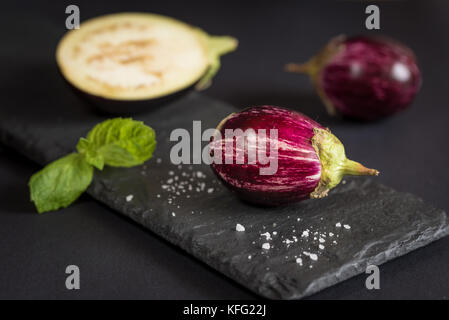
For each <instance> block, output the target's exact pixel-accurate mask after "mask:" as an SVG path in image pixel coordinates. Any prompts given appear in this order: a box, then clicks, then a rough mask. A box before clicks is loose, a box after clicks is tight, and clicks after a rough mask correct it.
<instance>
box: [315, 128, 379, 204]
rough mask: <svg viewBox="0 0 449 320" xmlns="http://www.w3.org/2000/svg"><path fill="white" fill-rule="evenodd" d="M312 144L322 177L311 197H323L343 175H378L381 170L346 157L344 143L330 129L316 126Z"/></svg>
mask: <svg viewBox="0 0 449 320" xmlns="http://www.w3.org/2000/svg"><path fill="white" fill-rule="evenodd" d="M313 132H314V133H315V135H314V136H313V138H312V146H313V148H314V149H315V151H316V153H317V155H318V156H319V158H320V162H321V179H320V182H319V183H318V186H317V187H316V188H315V190H314V191H313V192H312V193H311V194H310V197H311V198H323V197H325V196H327V193H328V192H329V190H330V189H332V188H334V187H336V186H337V185H338V184H339V183H340V181H341V180H342V178H343V176H345V175H355V176H366V175H368V176H377V175H378V174H379V171H377V170H375V169H368V168H366V167H364V166H363V165H362V164H360V163H358V162H355V161H352V160H349V159H348V158H346V154H345V148H344V146H343V144H342V143H341V142H340V140H338V138H337V137H336V136H334V135H333V134H332V133H331V132H330V130H329V129H320V128H314V129H313Z"/></svg>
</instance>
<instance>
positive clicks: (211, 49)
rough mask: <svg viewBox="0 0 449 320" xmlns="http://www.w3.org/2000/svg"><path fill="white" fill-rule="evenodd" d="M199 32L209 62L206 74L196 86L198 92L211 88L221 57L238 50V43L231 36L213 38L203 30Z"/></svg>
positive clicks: (198, 30)
mask: <svg viewBox="0 0 449 320" xmlns="http://www.w3.org/2000/svg"><path fill="white" fill-rule="evenodd" d="M197 32H198V35H199V37H200V38H201V40H202V41H203V44H204V46H205V47H206V50H207V59H208V62H209V67H208V69H207V71H206V73H205V74H204V76H203V77H202V78H201V79H200V81H199V82H198V83H197V85H196V89H197V90H204V89H206V88H208V87H209V86H210V84H211V82H212V78H213V77H214V76H215V75H216V74H217V72H218V70H219V69H220V66H221V63H220V57H221V56H222V55H224V54H226V53H229V52H232V51H234V50H235V49H237V46H238V41H237V39H235V38H233V37H230V36H211V35H209V34H207V33H206V32H204V31H203V30H201V29H197Z"/></svg>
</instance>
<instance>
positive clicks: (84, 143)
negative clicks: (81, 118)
mask: <svg viewBox="0 0 449 320" xmlns="http://www.w3.org/2000/svg"><path fill="white" fill-rule="evenodd" d="M76 150H78V152H79V153H80V154H82V155H83V156H84V158H85V159H86V161H87V163H88V164H90V165H93V166H94V167H95V168H97V169H98V170H103V167H104V158H103V156H102V155H101V154H99V153H98V152H97V151H95V150H93V148H92V147H91V146H90V142H89V140H87V139H85V138H80V140H79V141H78V144H77V145H76Z"/></svg>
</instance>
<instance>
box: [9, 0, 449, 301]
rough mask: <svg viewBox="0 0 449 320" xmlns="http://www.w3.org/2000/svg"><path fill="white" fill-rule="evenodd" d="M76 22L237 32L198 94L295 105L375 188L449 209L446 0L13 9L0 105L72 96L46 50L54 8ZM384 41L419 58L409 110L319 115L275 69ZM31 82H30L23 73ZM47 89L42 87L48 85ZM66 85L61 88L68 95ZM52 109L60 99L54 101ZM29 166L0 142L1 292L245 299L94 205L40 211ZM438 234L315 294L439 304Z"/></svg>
mask: <svg viewBox="0 0 449 320" xmlns="http://www.w3.org/2000/svg"><path fill="white" fill-rule="evenodd" d="M372 3H374V4H377V5H379V7H380V10H381V30H380V31H367V30H365V27H364V26H365V22H364V21H365V18H366V14H365V13H364V11H365V7H366V6H367V5H368V4H372ZM69 4H76V5H78V6H79V7H80V10H81V21H84V20H86V19H88V18H91V17H95V16H97V15H101V14H105V13H112V12H120V11H147V12H155V13H161V14H165V15H169V16H173V17H175V18H178V19H180V20H183V21H185V22H188V23H191V24H193V25H196V26H199V27H201V28H203V29H205V30H206V31H207V32H209V33H211V34H229V35H233V36H235V37H237V38H238V39H239V41H240V46H239V49H238V51H237V52H235V53H232V54H230V55H228V56H226V57H225V58H224V59H223V67H222V69H221V71H220V72H219V74H218V76H217V77H216V79H215V81H214V84H213V86H212V87H211V88H210V89H208V90H207V91H206V92H205V94H207V95H208V96H211V97H215V98H218V99H222V100H224V101H227V102H229V103H231V104H233V105H235V106H238V107H245V106H249V105H257V104H275V105H279V106H283V107H290V108H294V109H296V110H299V111H302V112H304V113H306V114H308V115H309V116H311V117H312V118H314V119H316V120H318V121H319V122H321V123H322V124H324V125H327V126H329V127H331V128H332V130H333V132H334V133H335V134H336V135H337V136H338V137H339V138H340V139H341V140H342V141H343V142H344V143H345V145H346V148H347V150H348V155H349V156H350V157H351V158H353V159H356V160H359V161H360V162H363V163H364V164H366V165H367V166H370V167H375V168H376V169H379V170H380V172H381V176H380V177H379V178H378V179H379V181H381V182H383V183H385V184H387V185H390V186H392V187H394V188H396V189H398V190H401V191H406V192H411V193H414V194H417V195H418V196H420V197H422V198H423V199H425V200H426V201H428V202H429V203H431V204H433V205H434V206H436V207H439V208H443V209H445V210H446V211H447V210H448V209H449V193H448V186H449V172H448V169H447V168H448V164H449V152H448V150H447V149H448V142H447V138H448V136H449V135H448V133H449V128H448V123H447V121H448V117H449V111H448V103H447V96H448V92H449V81H448V80H447V73H448V71H449V63H448V56H449V41H448V39H449V35H448V30H449V20H448V19H447V17H448V16H449V3H448V2H447V1H444V0H441V1H380V2H368V1H332V2H331V1H326V2H324V1H307V2H306V1H304V2H299V1H269V2H268V1H189V2H188V1H169V0H164V1H131V0H127V1H92V0H90V1H80V0H75V1H58V2H56V1H33V2H31V1H14V2H10V3H2V6H1V8H0V39H1V40H0V41H1V50H0V93H1V95H0V107H1V108H14V105H17V104H24V103H25V104H27V105H29V107H39V104H45V103H49V104H52V103H56V101H58V102H57V103H61V102H60V101H61V100H60V99H59V100H58V99H55V98H54V97H55V96H59V97H60V96H61V95H71V94H73V93H71V92H70V91H68V89H66V88H65V87H64V86H62V85H61V83H62V79H60V78H58V77H59V76H57V75H56V74H57V67H56V64H55V62H54V52H55V47H56V44H57V42H58V40H59V39H60V38H61V36H62V35H63V34H64V33H65V31H66V30H65V18H66V14H65V7H66V6H67V5H69ZM340 33H346V34H348V35H351V34H358V33H373V34H374V33H382V34H386V35H389V36H391V37H394V38H397V39H398V40H400V41H402V42H404V43H406V44H408V45H409V46H410V47H411V48H412V49H413V50H414V51H415V53H416V55H417V57H418V59H419V63H420V67H421V71H422V74H423V86H422V89H421V91H420V93H419V94H418V96H417V98H416V100H415V102H414V103H413V105H412V107H411V108H410V109H408V110H406V111H405V112H402V113H401V114H398V115H395V116H393V117H391V118H389V119H386V120H383V121H379V122H375V123H368V124H361V123H357V122H348V121H342V120H337V119H330V118H328V117H327V116H326V114H325V112H324V108H323V106H322V105H321V103H320V101H319V99H318V98H317V97H316V95H315V94H314V90H313V88H312V86H311V84H310V83H309V80H308V79H307V78H306V77H305V76H299V75H293V74H287V73H285V72H284V71H283V65H284V64H285V63H287V62H292V61H296V62H302V61H305V60H307V59H308V58H309V57H310V56H311V55H313V54H314V53H315V52H316V51H317V50H318V49H319V48H320V47H321V46H322V45H324V44H325V43H326V42H327V41H328V40H329V39H330V38H331V37H333V36H335V35H337V34H340ZM30 72H31V73H33V74H34V76H33V78H36V76H35V75H36V73H37V74H38V75H39V76H41V79H42V80H41V81H38V82H37V83H36V82H35V81H34V82H32V81H28V79H27V78H28V77H27V75H29V74H30ZM54 79H56V80H55V81H51V80H54ZM65 90H67V92H66V91H65ZM59 107H60V108H63V107H64V105H60V106H59ZM37 170H39V167H38V166H37V165H35V164H33V163H32V162H30V161H28V160H27V159H25V158H23V157H22V156H20V155H18V154H17V153H15V152H13V151H12V150H10V149H7V148H6V147H3V146H1V145H0V181H1V183H0V195H1V196H0V199H1V201H0V298H30V299H35V298H38V299H42V298H64V299H66V298H70V299H72V298H73V299H80V298H94V299H99V298H137V299H140V298H148V299H242V298H256V296H254V295H253V294H252V293H250V292H249V291H247V290H246V289H244V288H242V287H240V286H239V285H237V284H235V283H234V282H232V281H230V280H228V279H227V278H225V277H224V276H222V275H221V274H219V273H217V272H215V271H214V270H212V269H210V268H209V267H207V266H206V265H204V264H202V263H201V262H198V261H197V260H195V259H193V258H191V257H190V256H189V255H187V254H185V253H184V252H182V251H181V250H179V249H177V248H176V247H173V246H172V245H170V244H168V243H167V242H165V241H163V240H161V239H159V238H158V237H157V236H155V235H153V234H152V233H150V232H148V231H146V230H144V229H143V228H141V227H140V226H138V225H137V224H134V223H132V222H130V221H129V220H128V219H125V218H122V217H121V216H120V215H119V214H117V213H115V212H113V211H111V210H110V209H108V208H107V207H105V206H102V205H101V204H99V203H97V202H95V201H93V200H92V199H90V198H89V197H88V196H83V197H82V198H81V199H80V200H79V201H78V202H77V203H76V204H74V205H73V206H71V207H70V208H68V209H65V210H63V211H60V212H56V213H51V214H45V215H41V216H38V215H37V214H36V213H35V210H34V208H33V206H32V204H31V203H30V202H29V200H28V198H29V194H28V189H27V185H26V183H27V180H28V179H29V177H30V176H31V174H32V173H33V172H35V171H37ZM448 249H449V238H446V239H443V240H440V241H438V242H436V243H434V244H431V245H430V246H427V247H425V248H422V249H419V250H417V251H415V252H413V253H411V254H408V255H406V256H404V257H401V258H399V259H397V260H394V261H392V262H389V263H387V264H385V265H383V266H381V268H380V270H381V290H377V291H375V290H374V291H368V290H367V289H365V278H366V275H360V276H358V277H355V278H352V279H350V280H348V281H345V282H344V283H341V284H339V285H336V286H334V287H332V288H329V289H327V290H325V291H323V292H321V293H318V294H316V295H314V296H312V297H311V298H312V299H414V298H424V299H447V298H448V296H449V273H448V272H447V270H448V269H449V250H448ZM70 264H76V265H78V266H79V267H80V269H81V290H78V291H68V290H66V289H65V284H64V282H65V277H66V274H65V273H64V271H65V267H66V266H67V265H70Z"/></svg>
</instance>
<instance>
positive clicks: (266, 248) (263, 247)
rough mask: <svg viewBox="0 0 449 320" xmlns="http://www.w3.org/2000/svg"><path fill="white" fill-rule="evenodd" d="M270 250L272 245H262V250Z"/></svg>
mask: <svg viewBox="0 0 449 320" xmlns="http://www.w3.org/2000/svg"><path fill="white" fill-rule="evenodd" d="M270 248H271V246H270V244H269V243H268V242H265V243H264V244H263V245H262V249H265V250H270Z"/></svg>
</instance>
